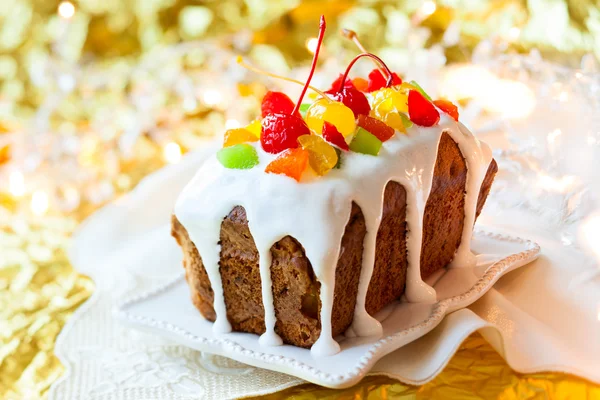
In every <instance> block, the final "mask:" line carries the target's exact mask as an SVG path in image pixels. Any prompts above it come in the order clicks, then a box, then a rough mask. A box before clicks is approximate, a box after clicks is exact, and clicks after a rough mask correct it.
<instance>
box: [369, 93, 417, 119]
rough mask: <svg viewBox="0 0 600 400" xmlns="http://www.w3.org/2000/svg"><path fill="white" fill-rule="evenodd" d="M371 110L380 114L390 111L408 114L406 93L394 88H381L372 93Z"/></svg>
mask: <svg viewBox="0 0 600 400" xmlns="http://www.w3.org/2000/svg"><path fill="white" fill-rule="evenodd" d="M371 108H372V109H375V110H378V112H379V113H380V114H386V113H388V112H392V111H399V112H403V113H407V112H408V93H407V92H403V91H401V90H397V89H395V88H383V89H380V90H377V91H375V92H373V101H372V104H371Z"/></svg>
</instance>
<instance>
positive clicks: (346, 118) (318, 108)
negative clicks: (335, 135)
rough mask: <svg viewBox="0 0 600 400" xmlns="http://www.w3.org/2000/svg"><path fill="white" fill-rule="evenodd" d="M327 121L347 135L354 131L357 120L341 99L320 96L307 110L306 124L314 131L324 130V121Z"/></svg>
mask: <svg viewBox="0 0 600 400" xmlns="http://www.w3.org/2000/svg"><path fill="white" fill-rule="evenodd" d="M325 121H327V122H329V123H331V124H333V125H335V127H336V128H337V130H338V131H339V132H340V133H341V134H342V135H344V136H345V137H347V136H349V135H351V134H352V133H354V130H355V129H356V122H355V121H354V113H353V112H352V110H351V109H349V108H348V107H346V106H345V105H344V104H343V103H340V102H339V101H331V100H329V99H325V98H320V99H319V100H317V101H315V102H314V103H313V104H312V105H311V106H310V108H309V109H308V111H307V112H306V124H307V125H308V127H309V128H310V129H311V130H313V131H314V132H316V133H318V134H320V133H321V132H323V123H324V122H325Z"/></svg>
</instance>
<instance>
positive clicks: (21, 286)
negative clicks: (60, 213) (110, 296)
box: [0, 199, 94, 399]
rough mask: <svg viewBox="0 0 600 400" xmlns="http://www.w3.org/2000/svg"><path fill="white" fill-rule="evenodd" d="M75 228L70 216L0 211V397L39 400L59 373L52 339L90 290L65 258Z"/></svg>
mask: <svg viewBox="0 0 600 400" xmlns="http://www.w3.org/2000/svg"><path fill="white" fill-rule="evenodd" d="M1 205H6V202H3V201H2V199H0V206H1ZM74 227H75V221H74V220H72V219H71V218H67V217H44V218H36V219H35V220H32V221H27V220H26V219H23V218H22V217H17V216H14V215H9V212H8V211H7V210H6V209H5V208H4V209H3V208H2V207H0V398H3V399H36V398H39V397H41V396H43V395H44V393H45V392H46V390H47V389H48V388H49V387H50V385H51V384H52V383H53V382H54V381H56V379H58V378H59V377H60V375H61V374H62V373H63V370H64V368H63V366H62V365H61V363H60V362H59V361H58V359H57V358H56V356H55V355H54V354H53V350H54V342H55V340H56V336H57V335H58V333H59V332H60V330H61V329H62V327H63V326H64V324H65V322H66V320H67V319H68V318H69V316H70V315H71V314H72V313H73V311H75V310H76V309H77V307H79V306H80V305H81V304H82V303H83V302H84V301H85V300H86V299H87V298H88V297H89V296H90V295H91V293H92V291H93V288H94V284H93V282H92V281H91V280H90V279H89V278H87V277H85V276H83V275H80V274H77V273H76V272H75V271H73V268H72V267H71V265H70V264H69V261H68V260H67V257H66V254H65V250H66V246H67V244H68V240H69V236H70V234H71V232H72V231H73V228H74Z"/></svg>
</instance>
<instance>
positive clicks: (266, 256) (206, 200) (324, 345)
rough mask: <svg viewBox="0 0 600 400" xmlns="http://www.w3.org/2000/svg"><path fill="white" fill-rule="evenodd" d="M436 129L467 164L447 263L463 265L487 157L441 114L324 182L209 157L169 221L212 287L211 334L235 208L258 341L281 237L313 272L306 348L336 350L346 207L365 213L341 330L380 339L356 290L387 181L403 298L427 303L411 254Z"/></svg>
mask: <svg viewBox="0 0 600 400" xmlns="http://www.w3.org/2000/svg"><path fill="white" fill-rule="evenodd" d="M443 132H447V133H448V134H450V135H451V137H452V138H453V139H454V141H455V142H456V143H458V145H459V148H460V150H461V152H462V154H463V156H464V157H465V160H466V163H467V187H466V190H465V192H466V194H465V223H464V230H463V233H462V240H461V245H460V247H459V249H458V251H457V254H456V257H455V259H454V263H455V264H457V265H458V264H460V265H463V263H464V259H465V258H466V257H469V255H470V254H471V253H470V250H469V244H470V239H471V235H472V230H473V222H474V219H475V205H476V202H477V197H478V193H479V190H480V186H481V182H482V179H483V177H484V176H485V172H486V171H487V167H488V165H489V163H490V161H491V151H490V150H489V148H488V147H487V146H486V145H485V144H482V143H480V142H479V141H478V140H477V139H476V138H475V137H474V136H473V135H472V134H471V133H470V132H468V130H466V128H464V126H462V125H461V124H457V123H456V122H455V121H454V120H452V119H451V118H449V117H447V116H446V115H442V117H441V120H440V124H439V125H437V126H434V127H431V128H423V127H416V126H415V127H412V128H410V129H409V130H408V134H407V135H404V134H402V133H397V134H396V135H395V136H394V137H392V138H391V139H390V140H388V141H387V142H385V143H384V144H383V147H382V149H381V152H380V153H379V155H378V156H377V157H373V156H369V155H364V154H359V153H354V152H347V153H344V163H343V167H342V168H341V169H337V170H332V171H330V172H329V173H328V174H327V175H326V176H322V177H316V176H308V175H309V174H305V176H304V177H303V180H302V182H301V183H297V182H296V181H295V180H293V179H290V178H288V177H286V176H283V175H276V174H267V173H265V172H264V169H265V167H266V165H267V164H268V163H269V162H270V161H272V160H273V159H274V157H275V155H272V154H268V153H266V152H264V151H263V150H262V148H261V147H260V145H257V144H254V146H255V147H256V150H257V153H258V156H259V165H258V166H256V167H254V168H252V169H249V170H235V169H226V168H224V167H223V166H222V165H221V164H219V162H218V161H217V160H216V157H214V156H213V157H211V158H209V159H208V160H207V161H206V162H205V163H204V164H203V166H202V167H201V168H200V170H199V171H198V173H197V174H196V176H195V177H194V179H192V181H191V182H190V183H189V184H188V186H187V187H186V188H185V189H184V191H183V192H182V194H181V195H180V197H179V199H178V201H177V204H176V206H175V215H176V216H177V218H178V219H179V221H180V222H181V223H182V224H183V226H184V227H185V228H186V229H187V231H188V233H189V235H190V238H191V240H192V241H193V242H194V244H195V245H196V247H197V248H198V251H199V253H200V255H201V257H202V261H203V264H204V267H205V269H206V271H207V274H208V277H209V279H210V282H211V285H212V288H213V291H214V303H213V306H214V308H215V313H216V315H217V319H216V322H215V324H214V327H213V329H214V330H215V331H217V332H227V331H229V330H230V325H229V323H228V321H227V315H226V308H225V300H224V298H223V290H222V285H221V277H220V273H219V256H220V254H219V253H220V247H219V245H218V243H219V234H220V228H221V222H222V220H223V218H224V217H225V216H226V215H227V214H228V213H229V212H230V211H231V210H232V209H233V208H234V207H235V206H242V207H244V208H245V210H246V215H247V217H248V225H249V229H250V231H251V233H252V236H253V238H254V240H255V243H256V247H257V249H258V251H259V256H260V262H259V267H260V276H261V281H262V297H263V306H264V310H265V326H266V331H265V333H264V334H263V335H262V336H261V338H260V343H261V344H262V345H279V344H281V338H279V336H278V335H277V334H276V333H275V331H274V327H275V322H276V317H275V310H274V305H273V294H272V290H271V277H270V264H271V262H270V260H271V255H270V248H271V246H272V245H273V244H275V243H276V242H277V241H279V240H280V239H282V238H283V237H285V236H287V235H290V236H292V237H294V238H295V239H296V240H298V242H300V243H301V244H302V246H303V247H304V249H305V254H306V257H307V258H308V259H309V260H310V263H311V265H312V267H313V270H314V273H315V276H316V277H317V279H318V281H319V282H320V284H321V289H320V299H321V311H320V320H321V334H320V336H319V338H318V340H317V342H316V343H315V344H314V345H313V346H312V348H311V352H312V353H313V354H314V355H315V356H324V355H331V354H335V353H337V352H338V351H339V345H338V344H337V343H336V342H335V340H334V339H333V337H332V326H331V312H332V308H333V297H334V296H333V295H334V288H335V270H336V266H337V262H338V257H339V254H340V245H341V238H342V236H343V234H344V231H345V227H346V224H347V222H348V220H349V216H350V212H351V207H352V202H353V201H354V202H356V203H357V204H358V205H359V206H360V208H361V210H362V212H363V215H364V217H365V224H366V227H367V234H366V235H365V239H364V251H363V261H362V269H361V276H360V282H359V288H358V296H357V303H356V309H355V314H354V321H353V324H352V327H351V329H350V330H349V332H348V333H349V334H352V333H354V334H356V335H359V336H370V335H381V324H380V323H379V322H378V321H377V320H375V319H374V318H373V317H371V316H370V315H369V314H368V313H367V312H366V310H365V301H366V294H367V290H368V285H369V282H370V279H371V275H372V273H373V266H374V261H375V249H376V236H377V231H378V229H379V224H380V222H381V217H382V208H383V197H384V192H385V187H386V185H387V183H388V182H390V181H396V182H398V183H400V184H401V185H402V186H403V187H404V188H405V190H406V194H407V196H406V202H407V205H406V206H407V214H406V220H407V225H408V234H407V252H408V271H407V282H406V297H407V299H408V300H409V301H412V302H434V301H435V300H436V298H435V290H434V289H433V288H431V287H430V286H428V285H427V284H425V283H424V282H423V281H422V279H421V273H420V256H421V242H422V222H423V214H424V211H425V204H426V203H427V198H428V197H429V192H430V189H431V183H432V179H433V170H434V166H435V161H436V158H437V151H438V144H439V140H440V137H441V135H442V133H443Z"/></svg>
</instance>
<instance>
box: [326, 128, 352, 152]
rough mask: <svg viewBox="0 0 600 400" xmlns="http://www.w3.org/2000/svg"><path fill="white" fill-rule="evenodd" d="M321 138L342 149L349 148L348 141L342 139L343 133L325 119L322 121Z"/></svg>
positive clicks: (347, 149) (346, 149)
mask: <svg viewBox="0 0 600 400" xmlns="http://www.w3.org/2000/svg"><path fill="white" fill-rule="evenodd" d="M323 139H325V140H326V141H328V142H329V143H331V144H333V145H335V146H337V147H339V148H340V149H342V150H344V151H349V150H350V147H349V146H348V143H346V139H344V135H342V134H341V133H340V131H338V130H337V128H336V127H335V125H333V124H331V123H329V122H327V121H325V122H323Z"/></svg>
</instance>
